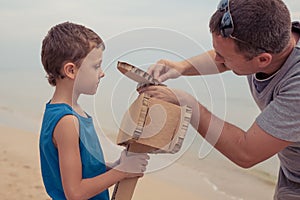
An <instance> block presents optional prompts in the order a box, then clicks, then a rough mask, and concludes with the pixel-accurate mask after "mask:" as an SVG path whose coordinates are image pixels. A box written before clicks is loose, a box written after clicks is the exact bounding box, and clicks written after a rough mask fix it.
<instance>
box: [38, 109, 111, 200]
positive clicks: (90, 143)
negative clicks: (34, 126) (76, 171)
mask: <svg viewBox="0 0 300 200" xmlns="http://www.w3.org/2000/svg"><path fill="white" fill-rule="evenodd" d="M65 115H74V116H76V117H77V119H78V121H79V129H80V130H79V138H80V140H79V148H80V156H81V162H82V178H83V179H84V178H92V177H95V176H97V175H100V174H103V173H105V172H106V165H105V161H104V156H103V152H102V149H101V146H100V143H99V140H98V137H97V134H96V131H95V128H94V124H93V119H92V118H91V117H90V116H89V115H88V117H82V116H80V115H79V114H77V113H76V112H75V111H74V110H73V109H72V107H71V106H69V105H67V104H49V103H47V104H46V110H45V113H44V118H43V123H42V128H41V133H40V141H39V148H40V162H41V170H42V177H43V182H44V185H45V188H46V191H47V193H48V194H49V196H50V197H51V198H52V199H54V200H61V199H66V197H65V194H64V191H63V187H62V182H61V176H60V170H59V158H58V151H57V148H56V147H55V146H54V144H53V142H52V134H53V131H54V128H55V126H56V125H57V123H58V121H59V120H60V119H61V118H62V117H63V116H65ZM91 199H92V200H96V199H97V200H100V199H101V200H109V194H108V190H105V191H103V192H102V193H100V194H98V195H96V196H95V197H93V198H91Z"/></svg>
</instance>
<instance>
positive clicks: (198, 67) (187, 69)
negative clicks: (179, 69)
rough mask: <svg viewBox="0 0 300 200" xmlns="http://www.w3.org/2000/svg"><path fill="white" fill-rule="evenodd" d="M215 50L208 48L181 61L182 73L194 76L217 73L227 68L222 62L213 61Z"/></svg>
mask: <svg viewBox="0 0 300 200" xmlns="http://www.w3.org/2000/svg"><path fill="white" fill-rule="evenodd" d="M215 55H216V54H215V51H214V50H210V51H207V52H205V53H202V54H200V55H197V56H194V57H191V58H188V59H186V60H183V61H181V62H182V65H183V66H184V71H183V73H182V75H186V76H196V75H209V74H218V73H222V72H224V71H227V70H228V69H227V68H226V67H225V66H224V64H219V63H215V60H214V59H215Z"/></svg>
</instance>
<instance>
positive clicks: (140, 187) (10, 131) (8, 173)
mask: <svg viewBox="0 0 300 200" xmlns="http://www.w3.org/2000/svg"><path fill="white" fill-rule="evenodd" d="M0 152H1V158H0V176H1V182H0V197H1V200H12V199H23V200H27V199H28V200H29V199H30V200H32V199H41V200H46V199H50V198H49V197H48V195H47V194H46V192H45V189H44V187H43V183H42V178H41V173H40V167H39V153H38V134H34V133H30V132H26V131H22V130H18V129H14V128H8V127H4V126H0ZM112 190H113V188H110V191H112ZM111 193H112V192H111ZM185 198H187V199H190V200H194V199H195V200H196V199H197V200H199V199H200V198H199V197H197V196H195V195H193V194H192V193H191V192H189V191H185V190H184V189H181V188H180V187H178V186H176V185H172V184H170V183H167V182H164V181H160V180H159V177H157V176H154V174H153V175H151V174H150V175H145V176H144V177H143V179H141V180H139V182H138V184H137V188H136V190H135V193H134V197H133V200H135V199H136V200H137V199H143V200H152V199H174V200H176V199H185Z"/></svg>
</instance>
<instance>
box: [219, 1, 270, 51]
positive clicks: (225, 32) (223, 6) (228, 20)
mask: <svg viewBox="0 0 300 200" xmlns="http://www.w3.org/2000/svg"><path fill="white" fill-rule="evenodd" d="M218 11H220V12H224V11H225V13H224V14H223V16H222V19H221V22H220V34H221V36H222V37H224V38H227V37H229V38H231V39H234V40H237V41H239V42H242V43H244V44H247V45H250V46H253V45H252V44H251V43H249V42H246V41H244V40H241V39H239V38H237V37H234V36H232V34H233V31H234V25H233V19H232V16H231V13H230V9H229V0H221V1H220V3H219V5H218ZM254 47H255V46H254ZM255 48H257V49H261V50H262V51H264V52H267V50H266V49H264V48H261V47H255Z"/></svg>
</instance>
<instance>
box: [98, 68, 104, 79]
mask: <svg viewBox="0 0 300 200" xmlns="http://www.w3.org/2000/svg"><path fill="white" fill-rule="evenodd" d="M104 76H105V74H104V72H103V71H102V70H101V71H100V73H99V77H100V78H103V77H104Z"/></svg>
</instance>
